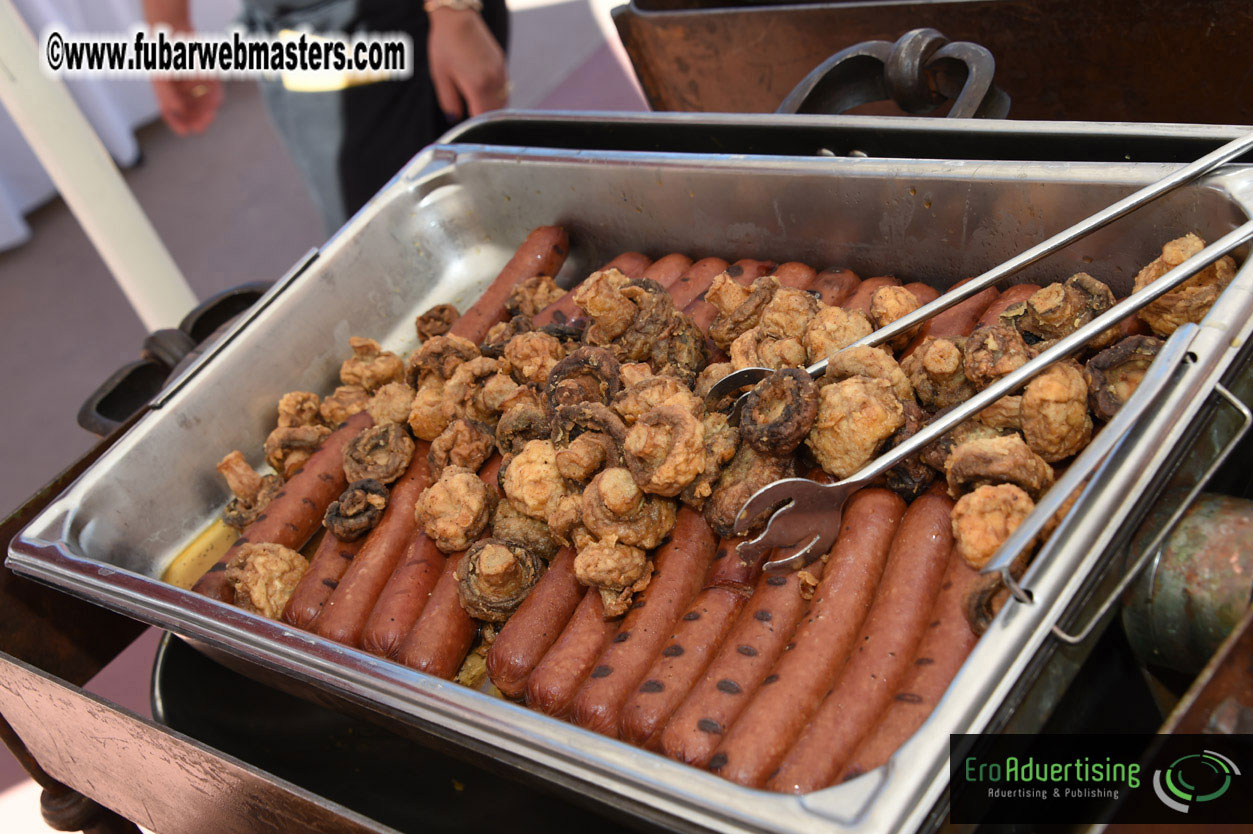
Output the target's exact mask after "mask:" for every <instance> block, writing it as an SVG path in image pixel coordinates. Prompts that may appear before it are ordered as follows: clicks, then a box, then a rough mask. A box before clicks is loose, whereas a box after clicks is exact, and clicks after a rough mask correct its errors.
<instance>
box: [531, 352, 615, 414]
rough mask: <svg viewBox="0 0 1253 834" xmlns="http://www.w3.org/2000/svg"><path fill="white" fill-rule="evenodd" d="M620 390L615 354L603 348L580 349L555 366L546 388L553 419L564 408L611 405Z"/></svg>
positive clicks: (548, 409) (547, 404) (549, 412)
mask: <svg viewBox="0 0 1253 834" xmlns="http://www.w3.org/2000/svg"><path fill="white" fill-rule="evenodd" d="M621 389H622V382H621V380H620V379H619V376H618V360H617V359H615V358H614V355H613V354H612V353H610V352H609V351H607V350H605V349H604V348H600V347H581V348H579V349H578V350H576V351H573V352H572V353H570V354H569V355H568V356H566V357H565V358H564V359H562V360H561V361H560V362H558V363H557V364H556V365H554V366H553V369H552V371H551V372H550V373H549V374H548V381H547V383H546V384H545V387H544V397H545V401H546V409H547V411H548V414H549V416H550V417H552V416H555V415H556V413H557V409H558V408H560V407H561V406H563V405H576V404H578V403H585V402H590V403H601V404H604V405H608V404H609V403H610V402H612V401H613V398H614V397H615V396H617V394H618V392H619V391H620V390H621Z"/></svg>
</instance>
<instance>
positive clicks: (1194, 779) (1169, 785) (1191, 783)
mask: <svg viewBox="0 0 1253 834" xmlns="http://www.w3.org/2000/svg"><path fill="white" fill-rule="evenodd" d="M1239 775H1240V768H1238V767H1236V763H1235V762H1233V761H1232V760H1231V759H1229V758H1227V757H1226V756H1224V755H1223V754H1221V753H1215V752H1214V751H1213V750H1206V751H1205V752H1203V753H1191V754H1189V755H1187V756H1180V757H1179V758H1178V759H1175V760H1174V761H1173V762H1171V763H1170V766H1169V767H1166V768H1162V769H1159V770H1155V771H1153V790H1154V791H1155V792H1156V793H1157V798H1158V799H1160V800H1161V801H1162V804H1163V805H1165V806H1166V807H1167V808H1173V809H1175V810H1176V811H1178V812H1179V813H1181V814H1186V813H1188V811H1189V810H1191V806H1192V803H1194V802H1212V801H1213V800H1215V799H1218V798H1220V797H1222V795H1223V794H1225V793H1227V789H1228V788H1230V787H1231V782H1232V777H1233V776H1239Z"/></svg>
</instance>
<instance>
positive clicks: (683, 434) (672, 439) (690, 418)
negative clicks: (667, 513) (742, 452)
mask: <svg viewBox="0 0 1253 834" xmlns="http://www.w3.org/2000/svg"><path fill="white" fill-rule="evenodd" d="M623 448H624V452H625V457H626V463H627V466H628V467H629V468H630V470H631V474H632V475H634V476H635V480H636V481H637V482H638V483H639V486H640V489H642V490H644V491H645V492H648V493H652V494H653V495H664V496H666V497H674V496H675V495H678V494H679V493H680V492H682V491H683V490H684V489H685V488H686V487H687V485H688V484H690V483H691V482H692V481H693V480H695V479H696V476H698V475H700V474H701V472H703V471H704V470H705V427H704V425H703V424H702V423H701V421H700V420H698V419H697V418H696V417H695V416H694V415H693V414H692V412H691V411H690V410H689V409H687V408H684V407H683V406H679V405H659V406H657V407H656V408H653V409H651V410H649V411H646V412H645V413H644V414H643V415H642V416H641V417H640V418H639V419H638V420H636V421H635V425H633V426H632V427H631V429H630V431H628V432H627V434H626V442H625V443H624V446H623ZM624 540H625V539H624ZM628 544H630V542H628Z"/></svg>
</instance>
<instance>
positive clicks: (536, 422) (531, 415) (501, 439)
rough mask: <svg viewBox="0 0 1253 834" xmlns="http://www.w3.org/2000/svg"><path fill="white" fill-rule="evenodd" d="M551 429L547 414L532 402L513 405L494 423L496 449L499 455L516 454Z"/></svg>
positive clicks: (548, 432)
mask: <svg viewBox="0 0 1253 834" xmlns="http://www.w3.org/2000/svg"><path fill="white" fill-rule="evenodd" d="M551 431H552V426H551V424H550V423H549V420H548V415H547V414H545V413H544V409H543V407H542V406H539V405H537V404H535V403H533V402H522V403H518V404H517V405H514V406H513V407H512V408H509V409H508V410H506V411H505V412H504V413H503V414H501V415H500V422H498V423H497V424H496V449H497V450H498V451H499V452H500V454H501V457H506V456H508V455H516V454H517V453H518V452H521V451H522V447H524V446H525V445H526V444H527V443H528V442H529V441H531V440H543V439H545V438H547V437H548V436H549V434H550V432H551Z"/></svg>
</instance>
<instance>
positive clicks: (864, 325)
mask: <svg viewBox="0 0 1253 834" xmlns="http://www.w3.org/2000/svg"><path fill="white" fill-rule="evenodd" d="M873 332H874V325H873V324H872V323H871V321H870V317H869V316H867V315H866V314H865V313H863V312H861V311H860V310H854V311H852V312H849V311H848V310H845V309H844V308H842V307H823V308H822V309H821V310H819V311H818V314H817V315H815V316H814V317H813V318H812V319H811V320H810V322H809V325H808V326H807V327H806V328H805V332H804V335H803V336H801V344H802V345H804V347H805V353H806V354H807V356H808V358H809V363H810V364H811V365H812V364H813V363H815V362H820V361H822V360H823V359H828V358H830V357H831V356H832V355H833V354H835V353H837V352H839V351H841V350H843V349H844V348H846V347H848V346H849V345H851V344H852V343H853V342H856V341H858V340H859V339H864V338H865V337H867V336H869V335H870V334H871V333H873Z"/></svg>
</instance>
